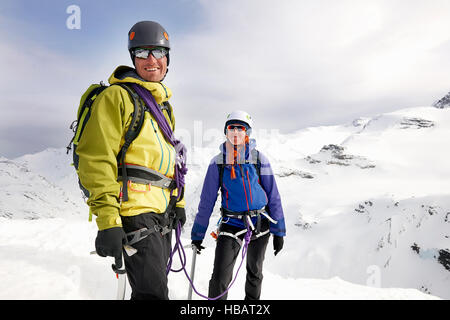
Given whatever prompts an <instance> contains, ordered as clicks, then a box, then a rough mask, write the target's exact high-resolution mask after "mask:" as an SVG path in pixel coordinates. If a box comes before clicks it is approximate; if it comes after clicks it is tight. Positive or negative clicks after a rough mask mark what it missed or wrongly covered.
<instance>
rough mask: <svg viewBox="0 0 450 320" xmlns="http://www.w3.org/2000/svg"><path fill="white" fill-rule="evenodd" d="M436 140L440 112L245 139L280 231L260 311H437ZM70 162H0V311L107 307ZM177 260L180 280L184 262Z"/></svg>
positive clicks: (445, 183) (441, 245)
mask: <svg viewBox="0 0 450 320" xmlns="http://www.w3.org/2000/svg"><path fill="white" fill-rule="evenodd" d="M449 131H450V109H437V108H432V107H421V108H410V109H403V110H399V111H397V112H393V113H389V114H382V115H379V116H377V117H374V118H371V119H368V118H367V119H366V118H362V119H357V120H355V121H354V122H353V123H351V124H347V125H341V126H328V127H316V128H307V129H304V130H299V131H297V132H295V133H292V134H289V135H281V134H276V135H273V136H270V137H269V138H268V137H267V136H265V137H262V136H261V137H258V136H256V138H257V141H258V149H259V150H261V151H262V152H263V153H264V154H266V155H267V156H268V158H269V159H270V160H271V163H272V166H273V169H274V172H275V174H276V178H277V182H278V187H279V190H280V193H281V196H282V200H283V207H284V211H285V217H286V225H287V237H286V241H285V248H284V249H283V251H281V252H280V254H279V255H277V256H276V257H274V256H273V253H272V245H271V243H270V244H269V247H268V250H267V254H266V261H265V272H264V275H265V278H264V282H263V292H262V298H263V299H435V298H437V297H440V298H444V299H449V298H450V266H449V264H448V263H450V262H448V260H447V259H448V256H447V255H446V252H449V251H450V239H449V236H450V197H449V196H450V191H449V190H450V188H449V187H450V179H449V178H450V166H446V162H447V161H446V160H447V159H448V158H449V157H448V156H449V155H450V154H449V151H448V148H446V146H447V145H448V144H449V142H450V141H449V140H450V135H449V133H450V132H449ZM217 152H218V146H216V145H213V144H210V145H205V146H204V147H203V148H197V149H191V150H189V159H197V160H198V159H201V161H194V162H192V161H191V163H190V165H189V172H188V175H187V177H186V180H187V186H188V188H187V191H186V195H185V196H186V200H187V201H186V202H187V208H186V209H187V215H188V221H187V223H186V226H185V231H184V233H183V236H182V241H183V243H184V244H189V243H190V241H189V234H190V227H191V226H192V222H193V218H194V216H195V213H196V208H197V206H198V202H199V197H200V192H201V188H202V182H203V178H204V174H205V172H206V166H205V163H206V164H207V163H208V162H209V160H210V158H211V157H212V156H213V155H215V154H216V153H217ZM70 163H71V159H70V156H67V155H66V154H65V149H48V150H45V151H43V152H40V153H38V154H34V155H26V156H23V157H20V158H18V159H14V160H8V159H5V158H0V182H1V186H2V188H3V192H2V193H1V194H0V254H1V256H2V257H4V258H2V259H1V260H0V276H1V277H2V279H3V281H4V284H5V285H2V286H1V287H0V299H114V297H115V290H116V281H115V278H114V275H113V274H112V272H111V269H110V264H111V263H112V261H111V260H110V259H105V258H100V257H97V256H93V255H90V254H89V252H90V251H92V250H94V239H95V235H96V225H95V223H88V222H87V217H88V210H87V207H86V205H85V204H84V202H83V200H82V199H81V196H80V194H81V193H80V191H79V190H78V188H77V185H76V184H77V180H76V176H75V174H74V170H73V168H72V167H71V166H70ZM218 209H219V204H217V205H216V208H215V212H214V213H213V216H212V218H211V221H210V227H209V231H212V230H214V228H215V223H216V221H217V219H218ZM208 233H209V232H208ZM208 233H207V234H208ZM204 244H205V246H206V247H207V248H206V249H205V250H203V252H202V254H201V255H200V256H199V257H198V259H197V274H196V279H195V280H196V285H197V287H198V289H199V291H201V292H203V293H206V292H207V286H208V281H209V277H210V275H211V272H212V262H213V258H214V257H213V256H214V240H213V239H212V238H211V237H210V236H207V237H206V239H205V241H204ZM188 251H189V250H188ZM187 258H188V267H190V264H189V261H190V259H191V252H187ZM175 261H178V259H175ZM244 281H245V268H244V269H243V270H241V274H240V275H239V277H238V279H237V281H236V284H235V287H234V288H233V289H232V290H231V291H230V294H229V298H230V299H242V298H243V295H244V293H243V286H244ZM169 288H170V297H171V298H172V299H185V298H186V293H187V288H188V284H187V281H186V279H185V278H184V275H183V274H181V273H178V274H171V275H170V276H169ZM280 288H283V290H280ZM128 294H129V288H128ZM195 298H196V299H198V297H195Z"/></svg>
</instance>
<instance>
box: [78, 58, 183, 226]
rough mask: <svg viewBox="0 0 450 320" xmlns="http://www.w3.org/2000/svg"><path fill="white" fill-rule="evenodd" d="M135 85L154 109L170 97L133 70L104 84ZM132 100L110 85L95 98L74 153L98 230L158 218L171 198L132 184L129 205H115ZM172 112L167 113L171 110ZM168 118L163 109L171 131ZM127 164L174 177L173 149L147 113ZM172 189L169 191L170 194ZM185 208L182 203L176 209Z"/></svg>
mask: <svg viewBox="0 0 450 320" xmlns="http://www.w3.org/2000/svg"><path fill="white" fill-rule="evenodd" d="M119 82H128V83H130V82H131V83H137V84H139V85H141V86H143V87H144V88H146V89H147V90H149V91H150V92H151V93H152V95H153V97H154V98H155V100H156V102H157V103H158V104H162V103H163V102H165V101H168V100H169V99H170V97H171V96H172V92H171V90H170V89H169V88H167V87H166V86H165V85H164V84H162V83H160V82H146V81H144V80H143V79H141V78H140V77H139V76H137V74H136V72H135V70H134V69H132V68H130V67H126V66H120V67H118V68H117V69H116V70H115V71H114V73H113V74H112V75H111V77H110V78H109V83H110V84H114V83H119ZM133 111H134V106H133V101H132V99H131V97H130V96H129V94H128V92H127V91H126V90H125V89H123V88H122V87H120V86H111V87H109V88H107V89H105V90H103V92H102V93H101V94H100V95H99V96H98V97H97V98H96V99H95V101H94V103H93V105H92V110H91V116H90V119H89V121H87V124H86V127H85V128H84V131H83V135H82V136H81V138H80V141H79V143H78V146H77V149H76V152H77V154H78V156H79V167H78V170H79V172H78V175H79V178H80V181H81V184H82V185H83V186H84V187H85V188H86V189H87V190H88V191H89V193H90V196H89V198H88V201H87V204H88V205H89V210H90V214H93V215H95V216H97V219H96V222H97V225H98V228H99V229H100V230H104V229H108V228H112V227H117V226H121V225H122V221H121V218H120V216H121V215H122V216H135V215H138V214H141V213H145V212H156V213H163V212H164V211H165V210H166V208H167V205H168V203H169V199H170V190H168V189H162V188H159V187H156V186H151V187H150V190H148V189H149V188H148V186H147V185H143V184H139V183H131V185H130V187H129V188H128V197H129V200H128V201H126V202H122V203H120V201H119V195H120V190H121V186H122V181H117V175H118V170H117V169H118V168H117V165H118V164H117V154H118V153H119V151H120V148H121V147H122V145H123V143H124V134H125V132H126V130H127V129H128V126H129V124H130V122H131V114H132V113H133ZM171 111H172V110H171ZM170 113H171V115H172V116H171V118H169V114H168V113H167V111H166V110H163V114H164V116H165V117H166V119H167V120H168V121H169V123H170V124H171V125H172V130H174V129H175V118H174V116H173V112H170ZM125 162H126V163H127V164H134V165H139V166H143V167H147V168H150V169H153V170H156V171H158V172H160V173H162V174H164V175H165V176H167V177H169V178H173V177H174V172H175V149H174V148H173V146H172V145H171V144H170V143H168V142H167V141H166V140H165V138H164V136H163V134H162V132H161V130H160V129H159V127H158V123H157V122H156V120H155V119H154V118H153V117H152V115H151V114H150V113H149V112H145V119H144V124H143V126H142V129H141V131H140V133H139V135H138V136H137V138H136V139H135V140H134V141H133V143H132V144H131V145H130V147H129V148H128V151H127V153H126V156H125ZM176 194H177V190H174V195H176ZM176 206H177V207H184V199H181V200H180V201H178V202H177V204H176Z"/></svg>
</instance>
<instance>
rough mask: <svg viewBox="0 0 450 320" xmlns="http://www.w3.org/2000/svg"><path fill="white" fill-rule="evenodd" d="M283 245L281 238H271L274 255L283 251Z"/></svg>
mask: <svg viewBox="0 0 450 320" xmlns="http://www.w3.org/2000/svg"><path fill="white" fill-rule="evenodd" d="M283 243H284V239H283V237H280V236H275V235H274V236H273V250H274V254H275V255H277V254H278V252H280V251H281V249H283Z"/></svg>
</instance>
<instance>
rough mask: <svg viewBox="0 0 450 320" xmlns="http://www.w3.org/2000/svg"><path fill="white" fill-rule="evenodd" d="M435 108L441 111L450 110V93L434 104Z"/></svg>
mask: <svg viewBox="0 0 450 320" xmlns="http://www.w3.org/2000/svg"><path fill="white" fill-rule="evenodd" d="M433 107H436V108H439V109H444V108H450V92H449V93H447V94H446V95H445V96H444V97H443V98H441V99H439V100H438V101H436V102H435V103H433Z"/></svg>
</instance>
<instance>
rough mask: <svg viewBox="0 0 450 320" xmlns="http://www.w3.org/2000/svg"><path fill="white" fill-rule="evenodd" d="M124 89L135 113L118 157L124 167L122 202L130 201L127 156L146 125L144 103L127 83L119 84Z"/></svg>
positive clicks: (119, 162)
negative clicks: (131, 101) (143, 125)
mask: <svg viewBox="0 0 450 320" xmlns="http://www.w3.org/2000/svg"><path fill="white" fill-rule="evenodd" d="M115 85H119V86H121V87H122V88H124V89H125V90H126V91H127V92H128V93H129V94H130V96H131V98H132V100H133V105H134V112H133V114H132V119H131V123H130V125H129V127H128V130H127V132H126V133H125V135H124V139H125V142H124V144H123V146H122V148H121V149H120V151H119V154H118V155H117V160H118V164H119V165H120V166H121V167H122V172H121V173H122V192H121V194H120V201H128V175H127V164H126V163H125V154H126V153H127V150H128V148H129V147H130V145H131V143H132V142H133V141H134V139H136V137H137V136H138V135H139V132H140V131H141V128H142V124H143V123H144V116H145V108H144V105H143V103H141V100H140V98H139V96H138V95H137V93H136V92H134V90H133V89H131V88H130V87H129V86H128V85H127V84H125V83H117V84H115Z"/></svg>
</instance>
